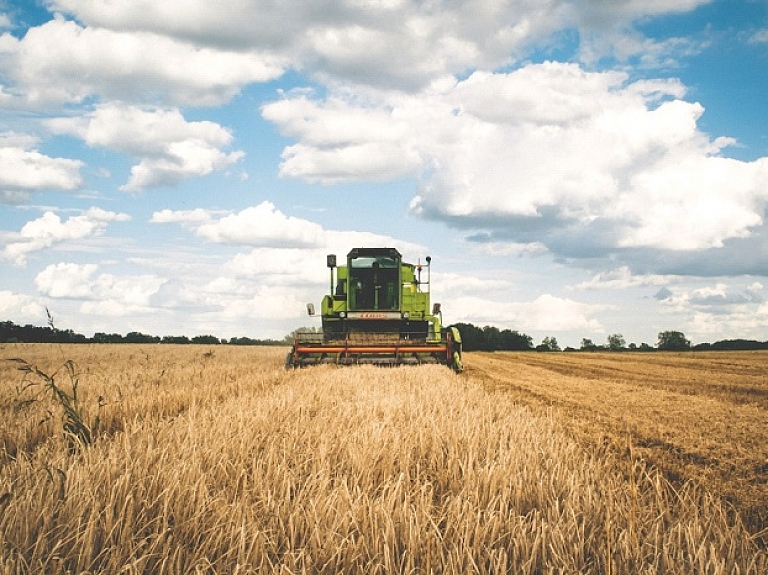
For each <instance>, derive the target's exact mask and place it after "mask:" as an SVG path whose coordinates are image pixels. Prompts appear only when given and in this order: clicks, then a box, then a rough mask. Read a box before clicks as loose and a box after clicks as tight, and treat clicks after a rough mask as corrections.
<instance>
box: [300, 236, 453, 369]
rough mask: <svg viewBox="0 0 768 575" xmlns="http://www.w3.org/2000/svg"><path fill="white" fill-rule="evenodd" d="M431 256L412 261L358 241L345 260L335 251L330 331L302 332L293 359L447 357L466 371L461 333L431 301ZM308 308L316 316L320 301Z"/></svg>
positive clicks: (326, 309)
mask: <svg viewBox="0 0 768 575" xmlns="http://www.w3.org/2000/svg"><path fill="white" fill-rule="evenodd" d="M431 261H432V260H431V258H430V257H427V258H426V262H427V263H426V266H422V265H421V263H418V264H416V265H414V264H409V263H405V262H403V260H402V256H401V255H400V252H398V251H397V250H396V249H395V248H355V249H353V250H352V251H351V252H349V254H347V262H346V264H347V265H345V266H344V265H340V266H337V264H336V256H335V255H333V254H332V255H329V256H328V260H327V264H328V268H329V269H330V274H331V286H330V293H329V294H328V295H326V296H325V297H324V298H323V301H322V303H321V317H322V326H323V329H322V333H304V332H298V333H297V334H296V337H295V341H294V345H293V348H292V349H291V351H290V353H289V354H288V356H287V357H286V360H285V364H286V367H302V366H305V365H315V364H319V363H335V364H341V365H353V364H361V363H371V364H376V365H403V364H409V365H418V364H421V363H439V364H443V365H447V366H449V367H451V368H453V369H454V370H455V371H456V372H457V373H458V372H460V371H461V370H462V367H463V366H462V363H461V334H460V333H459V330H458V329H456V328H455V327H451V328H443V327H442V312H441V310H440V304H439V303H435V304H434V305H433V306H432V308H431V309H430V302H429V284H430V263H431ZM425 268H426V269H425ZM424 275H426V277H423V276H424ZM307 311H308V313H309V315H311V316H314V315H315V306H314V305H313V304H307Z"/></svg>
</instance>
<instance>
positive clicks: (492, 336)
mask: <svg viewBox="0 0 768 575" xmlns="http://www.w3.org/2000/svg"><path fill="white" fill-rule="evenodd" d="M483 338H484V339H485V346H484V348H483V349H485V350H486V351H498V350H500V349H501V332H500V331H499V328H497V327H493V326H491V325H486V326H485V327H484V328H483Z"/></svg>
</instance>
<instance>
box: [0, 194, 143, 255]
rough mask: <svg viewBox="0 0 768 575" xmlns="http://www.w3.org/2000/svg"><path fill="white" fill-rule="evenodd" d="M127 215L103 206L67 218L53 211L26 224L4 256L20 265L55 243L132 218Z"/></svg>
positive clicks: (97, 233)
mask: <svg viewBox="0 0 768 575" xmlns="http://www.w3.org/2000/svg"><path fill="white" fill-rule="evenodd" d="M129 219H130V216H128V215H127V214H122V213H116V212H109V211H105V210H102V209H101V208H96V207H93V208H90V209H89V210H87V211H86V212H84V213H83V214H82V215H79V216H72V217H70V218H68V219H67V220H66V221H62V219H61V218H60V217H59V216H58V215H57V214H55V213H53V212H45V213H44V214H43V215H42V216H41V217H39V218H38V219H36V220H32V221H30V222H27V223H26V224H24V226H23V227H22V228H21V231H20V232H19V233H18V234H14V237H12V239H11V240H10V241H9V242H8V243H7V244H6V246H5V248H4V249H3V256H4V257H5V258H7V259H9V260H11V261H12V262H14V263H15V264H16V265H20V266H23V265H24V264H26V261H27V256H28V255H29V254H30V253H33V252H37V251H40V250H43V249H46V248H49V247H51V246H52V245H54V244H58V243H62V242H66V241H74V240H81V239H84V238H88V237H95V236H100V235H102V234H103V233H104V231H105V230H106V229H107V224H109V223H110V222H115V221H117V222H124V221H128V220H129Z"/></svg>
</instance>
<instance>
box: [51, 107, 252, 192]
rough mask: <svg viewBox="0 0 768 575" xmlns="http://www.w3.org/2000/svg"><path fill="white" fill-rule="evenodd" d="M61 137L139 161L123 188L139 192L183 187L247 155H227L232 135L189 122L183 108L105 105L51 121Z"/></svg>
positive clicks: (212, 126)
mask: <svg viewBox="0 0 768 575" xmlns="http://www.w3.org/2000/svg"><path fill="white" fill-rule="evenodd" d="M47 124H48V126H49V128H50V129H51V130H52V131H53V132H54V133H58V134H71V135H74V136H77V137H79V138H82V139H83V140H84V141H85V143H86V144H88V145H89V146H92V147H103V148H109V149H112V150H116V151H118V152H122V153H125V154H129V155H131V156H134V157H137V158H139V159H140V161H139V163H138V164H137V165H134V166H133V167H132V168H131V177H130V179H129V180H128V182H127V183H126V184H125V185H124V186H123V187H122V189H124V190H129V191H135V190H141V189H144V188H148V187H157V186H168V185H175V184H178V183H179V182H180V181H182V180H183V179H185V178H189V177H193V176H204V175H207V174H210V173H211V172H213V171H214V170H221V169H224V168H226V167H227V166H229V165H231V164H233V163H235V162H237V161H238V160H240V159H241V158H242V157H243V155H244V154H243V152H240V151H235V152H230V153H227V152H225V151H223V149H224V148H226V147H228V146H229V145H230V144H231V143H232V139H233V136H232V133H231V132H230V131H229V130H227V129H225V128H223V127H221V126H220V125H218V124H216V123H214V122H208V121H204V122H187V121H186V120H185V119H184V117H183V116H182V115H181V113H180V112H179V111H178V110H175V109H174V110H166V109H161V108H141V107H137V106H127V105H125V104H120V103H109V104H102V105H100V106H98V107H97V108H96V110H94V111H93V112H91V113H89V114H88V115H86V116H84V117H81V118H58V119H54V120H50V121H48V123H47Z"/></svg>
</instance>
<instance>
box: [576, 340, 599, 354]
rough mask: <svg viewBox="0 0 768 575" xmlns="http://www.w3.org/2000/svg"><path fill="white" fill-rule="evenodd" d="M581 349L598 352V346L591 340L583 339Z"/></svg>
mask: <svg viewBox="0 0 768 575" xmlns="http://www.w3.org/2000/svg"><path fill="white" fill-rule="evenodd" d="M579 349H581V351H595V350H597V346H596V345H595V342H593V341H592V340H591V339H589V338H588V337H584V338H582V339H581V348H579Z"/></svg>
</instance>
